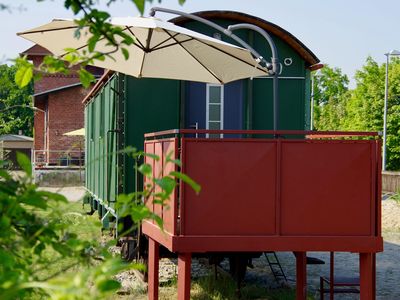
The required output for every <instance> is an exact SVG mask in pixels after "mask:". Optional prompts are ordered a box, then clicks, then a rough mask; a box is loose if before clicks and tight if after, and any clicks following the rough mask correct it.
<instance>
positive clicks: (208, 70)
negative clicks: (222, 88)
mask: <svg viewBox="0 0 400 300" xmlns="http://www.w3.org/2000/svg"><path fill="white" fill-rule="evenodd" d="M163 30H164V31H165V32H166V33H167V34H168V35H169V36H171V37H172V35H171V34H170V33H169V32H168V31H167V30H165V29H164V28H163ZM172 38H173V39H174V41H175V42H176V43H177V44H178V45H179V46H181V47H182V49H183V50H185V51H186V52H187V53H188V54H189V55H190V56H191V57H192V58H193V59H194V60H196V61H197V62H198V63H199V64H200V65H201V66H202V67H203V68H204V69H206V70H207V72H209V73H210V74H211V75H212V76H213V77H214V78H215V79H217V80H218V81H219V82H220V83H221V84H224V83H223V82H222V81H221V80H220V79H219V78H218V77H217V76H216V75H215V74H214V73H213V72H211V70H210V69H208V68H207V67H206V66H205V65H204V64H203V63H202V62H201V61H199V60H198V59H197V58H196V57H195V56H194V55H193V54H192V53H190V51H188V50H187V49H186V48H185V47H184V46H183V45H182V44H181V42H179V41H178V40H176V39H175V36H174V37H172Z"/></svg>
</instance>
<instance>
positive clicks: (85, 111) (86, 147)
mask: <svg viewBox="0 0 400 300" xmlns="http://www.w3.org/2000/svg"><path fill="white" fill-rule="evenodd" d="M84 124H85V125H84V126H85V129H86V130H88V107H87V106H85V109H84ZM86 133H87V131H86ZM88 151H89V147H88V136H87V134H86V135H85V187H86V188H89V185H88V170H87V158H88Z"/></svg>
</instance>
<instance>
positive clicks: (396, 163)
mask: <svg viewBox="0 0 400 300" xmlns="http://www.w3.org/2000/svg"><path fill="white" fill-rule="evenodd" d="M385 73H386V64H382V65H379V64H378V63H377V62H376V61H374V60H373V59H372V58H371V57H368V58H367V60H366V63H365V65H364V66H363V67H362V69H361V70H359V71H357V72H356V76H355V77H356V82H357V86H356V88H355V89H354V90H353V91H352V93H351V97H350V98H349V101H348V103H347V107H346V110H347V118H346V120H345V122H344V128H345V129H348V130H365V131H380V132H382V131H383V109H384V98H385ZM387 120H388V122H387V169H388V170H399V169H400V143H399V142H400V136H399V134H400V125H399V124H400V60H399V59H392V60H391V63H390V65H389V94H388V119H387Z"/></svg>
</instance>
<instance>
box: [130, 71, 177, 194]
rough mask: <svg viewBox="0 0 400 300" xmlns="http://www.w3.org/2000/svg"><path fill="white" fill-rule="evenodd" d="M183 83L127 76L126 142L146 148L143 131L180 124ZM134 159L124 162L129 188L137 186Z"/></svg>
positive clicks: (166, 128) (136, 146) (157, 129)
mask: <svg viewBox="0 0 400 300" xmlns="http://www.w3.org/2000/svg"><path fill="white" fill-rule="evenodd" d="M180 92H181V90H180V83H179V81H176V80H165V79H136V78H133V77H127V96H126V108H127V109H126V115H125V116H126V117H125V121H126V125H125V128H126V133H125V134H126V136H125V139H126V145H127V146H133V147H135V148H136V149H139V150H143V145H144V134H145V133H149V132H155V131H160V130H168V129H174V128H179V118H180V112H179V111H180V110H179V106H180ZM135 180H136V178H135V172H134V161H133V159H132V158H130V157H128V158H127V159H126V165H125V187H126V189H125V190H126V192H132V191H134V188H135Z"/></svg>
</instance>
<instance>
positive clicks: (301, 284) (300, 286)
mask: <svg viewBox="0 0 400 300" xmlns="http://www.w3.org/2000/svg"><path fill="white" fill-rule="evenodd" d="M294 255H295V256H296V300H306V299H307V264H306V263H307V258H306V252H295V253H294Z"/></svg>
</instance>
